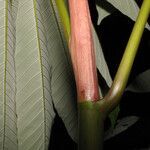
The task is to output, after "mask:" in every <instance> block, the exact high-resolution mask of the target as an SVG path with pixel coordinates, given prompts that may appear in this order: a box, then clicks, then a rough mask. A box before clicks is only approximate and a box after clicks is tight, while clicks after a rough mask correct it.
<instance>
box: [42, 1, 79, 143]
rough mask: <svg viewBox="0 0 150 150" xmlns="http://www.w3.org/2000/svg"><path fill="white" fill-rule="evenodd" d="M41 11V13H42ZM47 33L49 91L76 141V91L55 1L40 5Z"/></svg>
mask: <svg viewBox="0 0 150 150" xmlns="http://www.w3.org/2000/svg"><path fill="white" fill-rule="evenodd" d="M42 9H43V11H42ZM41 12H43V13H42V14H43V18H44V25H45V29H46V31H47V34H46V36H47V40H48V41H47V42H48V44H47V45H48V51H49V53H50V55H49V56H50V59H51V63H52V78H51V89H52V98H53V103H54V106H55V108H56V111H57V112H58V114H59V116H60V117H61V118H62V120H63V122H64V124H65V126H66V128H67V131H68V133H69V134H70V136H71V137H72V139H73V140H75V141H77V110H76V104H75V101H76V90H75V85H74V77H73V72H72V68H71V63H70V58H69V50H68V47H67V43H66V40H65V37H64V33H63V30H62V26H61V22H60V19H59V16H58V13H57V9H56V4H55V1H54V0H53V1H51V0H49V2H45V4H44V3H41Z"/></svg>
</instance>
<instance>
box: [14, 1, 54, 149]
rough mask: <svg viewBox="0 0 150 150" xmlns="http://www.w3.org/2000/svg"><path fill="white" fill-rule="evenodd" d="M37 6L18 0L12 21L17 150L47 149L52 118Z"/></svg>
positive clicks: (48, 66) (45, 50) (47, 65)
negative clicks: (14, 24) (15, 17)
mask: <svg viewBox="0 0 150 150" xmlns="http://www.w3.org/2000/svg"><path fill="white" fill-rule="evenodd" d="M40 3H41V1H36V0H26V1H24V0H20V1H19V5H18V13H17V19H16V52H15V62H16V83H17V94H16V105H17V116H18V118H17V127H18V148H19V149H21V150H28V149H32V150H33V149H48V144H49V139H50V132H51V126H52V123H53V119H54V116H55V113H54V109H53V103H52V96H51V86H50V84H51V72H52V69H51V68H52V65H51V61H50V59H49V52H48V48H47V39H46V31H45V28H44V25H43V21H44V20H43V18H42V13H41V12H40V7H41V6H40Z"/></svg>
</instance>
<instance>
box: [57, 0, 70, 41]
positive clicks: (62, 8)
mask: <svg viewBox="0 0 150 150" xmlns="http://www.w3.org/2000/svg"><path fill="white" fill-rule="evenodd" d="M55 2H56V5H57V9H58V12H59V16H60V19H61V22H62V25H63V29H64V33H65V37H66V40H67V42H68V43H69V37H70V18H69V15H68V11H67V8H66V5H65V0H55Z"/></svg>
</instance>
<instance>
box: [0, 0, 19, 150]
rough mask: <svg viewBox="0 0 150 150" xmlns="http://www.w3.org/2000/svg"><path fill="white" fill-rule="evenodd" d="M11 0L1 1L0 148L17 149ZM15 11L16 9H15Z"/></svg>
mask: <svg viewBox="0 0 150 150" xmlns="http://www.w3.org/2000/svg"><path fill="white" fill-rule="evenodd" d="M12 9H13V7H12V6H11V4H10V1H9V0H5V1H0V149H1V150H4V149H11V150H16V149H17V126H16V121H17V117H16V103H15V93H16V86H15V82H16V81H15V80H16V78H15V61H14V53H15V25H14V22H13V16H12V12H13V11H12ZM14 13H15V11H14Z"/></svg>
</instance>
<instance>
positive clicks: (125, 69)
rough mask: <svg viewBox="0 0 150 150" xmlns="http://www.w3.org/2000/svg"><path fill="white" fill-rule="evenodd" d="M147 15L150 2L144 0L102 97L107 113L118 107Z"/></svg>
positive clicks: (149, 10) (149, 11)
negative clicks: (120, 58) (108, 88)
mask: <svg viewBox="0 0 150 150" xmlns="http://www.w3.org/2000/svg"><path fill="white" fill-rule="evenodd" d="M149 13H150V0H144V1H143V4H142V7H141V10H140V12H139V15H138V18H137V20H136V23H135V25H134V28H133V31H132V33H131V36H130V38H129V42H128V44H127V47H126V49H125V53H124V55H123V58H122V61H121V63H120V66H119V68H118V71H117V74H116V76H115V79H114V82H113V84H112V87H111V89H110V90H109V92H108V94H107V95H106V96H105V97H104V100H105V101H107V102H106V103H105V105H106V108H107V109H108V111H111V110H112V109H113V108H115V107H116V105H118V103H119V101H120V97H121V96H122V94H123V92H124V89H125V87H126V84H127V81H128V78H129V75H130V72H131V69H132V65H133V62H134V59H135V56H136V53H137V50H138V47H139V44H140V41H141V38H142V34H143V31H144V28H145V24H146V22H147V19H148V16H149Z"/></svg>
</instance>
